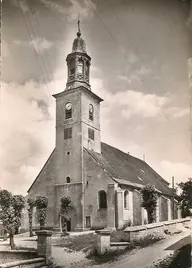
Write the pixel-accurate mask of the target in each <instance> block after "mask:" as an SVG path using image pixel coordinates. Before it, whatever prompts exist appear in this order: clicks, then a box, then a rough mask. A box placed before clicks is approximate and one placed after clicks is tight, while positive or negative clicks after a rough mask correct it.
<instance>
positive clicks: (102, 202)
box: [99, 190, 107, 208]
mask: <svg viewBox="0 0 192 268" xmlns="http://www.w3.org/2000/svg"><path fill="white" fill-rule="evenodd" d="M99 208H107V194H106V192H105V191H103V190H101V191H99Z"/></svg>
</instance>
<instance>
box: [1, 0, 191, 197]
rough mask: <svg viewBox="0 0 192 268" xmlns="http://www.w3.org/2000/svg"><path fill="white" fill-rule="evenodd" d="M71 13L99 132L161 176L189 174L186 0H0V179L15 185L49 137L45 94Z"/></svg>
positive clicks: (50, 105) (51, 109) (23, 181)
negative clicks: (87, 64)
mask: <svg viewBox="0 0 192 268" xmlns="http://www.w3.org/2000/svg"><path fill="white" fill-rule="evenodd" d="M78 18H80V20H81V32H82V38H83V39H84V40H85V42H86V45H87V52H88V54H89V55H90V56H91V58H92V64H91V79H90V80H91V90H92V91H93V92H94V93H96V94H98V95H99V96H100V97H102V98H104V102H102V104H101V139H102V141H103V142H106V143H108V144H110V145H112V146H114V147H117V148H119V149H121V150H122V151H124V152H129V153H130V154H131V155H133V156H136V157H139V158H141V159H143V158H145V161H146V162H147V163H148V164H149V165H150V166H151V167H153V168H154V169H155V170H156V171H157V172H158V173H159V174H160V175H161V176H162V177H163V178H164V179H166V180H167V181H168V182H171V178H172V176H174V177H175V181H176V183H179V182H181V181H186V180H187V179H188V178H189V177H192V139H191V135H192V134H191V125H190V85H189V64H188V63H189V60H188V59H189V58H191V57H192V42H191V41H192V36H191V35H192V13H190V10H189V5H188V3H187V1H182V0H169V1H168V0H161V1H160V0H159V1H158V0H153V1H152V0H145V1H143V0H134V1H133V0H127V1H125V0H108V1H102V0H81V1H79V0H54V1H53V0H9V1H3V4H2V33H1V35H2V65H1V92H0V93H1V95H0V187H1V188H6V189H8V190H10V191H12V192H13V193H17V194H24V195H25V194H26V193H27V190H28V188H29V187H30V185H31V183H32V182H33V181H34V179H35V178H36V176H37V174H38V173H39V171H40V170H41V168H42V166H43V165H44V163H45V161H46V160H47V158H48V157H49V155H50V153H51V152H52V150H53V148H54V146H55V100H54V98H53V97H52V94H55V93H58V92H61V91H63V90H64V89H65V85H66V78H67V68H66V67H67V66H66V56H67V54H68V53H70V52H71V50H72V43H73V40H74V39H75V37H76V32H77V20H78ZM191 66H192V61H191ZM191 73H192V67H191Z"/></svg>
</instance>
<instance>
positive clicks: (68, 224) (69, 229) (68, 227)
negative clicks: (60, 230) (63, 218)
mask: <svg viewBox="0 0 192 268" xmlns="http://www.w3.org/2000/svg"><path fill="white" fill-rule="evenodd" d="M67 231H68V232H70V231H71V219H69V220H68V221H67Z"/></svg>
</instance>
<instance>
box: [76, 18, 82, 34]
mask: <svg viewBox="0 0 192 268" xmlns="http://www.w3.org/2000/svg"><path fill="white" fill-rule="evenodd" d="M77 28H78V32H77V36H78V37H80V36H81V30H80V20H79V19H78V21H77Z"/></svg>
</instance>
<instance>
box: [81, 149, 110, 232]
mask: <svg viewBox="0 0 192 268" xmlns="http://www.w3.org/2000/svg"><path fill="white" fill-rule="evenodd" d="M111 183H113V184H115V183H114V181H113V180H112V179H111V178H110V177H109V175H108V174H107V173H106V172H105V171H104V170H103V168H102V167H101V166H100V165H98V163H97V162H96V161H95V160H94V159H93V158H92V156H90V154H89V153H88V152H87V151H86V150H84V185H85V186H84V187H85V196H84V198H85V199H84V200H85V201H84V202H85V203H84V204H85V207H84V226H85V227H86V223H85V220H86V217H89V216H90V218H91V228H93V229H94V228H95V229H101V228H105V227H107V209H99V200H98V192H99V191H100V190H104V191H105V192H106V193H107V191H108V184H111Z"/></svg>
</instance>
